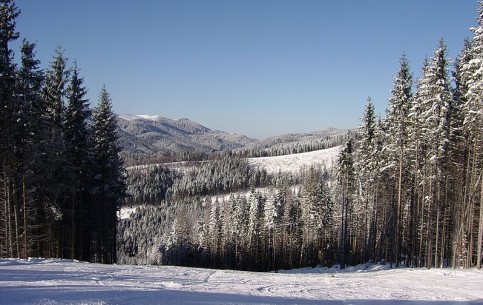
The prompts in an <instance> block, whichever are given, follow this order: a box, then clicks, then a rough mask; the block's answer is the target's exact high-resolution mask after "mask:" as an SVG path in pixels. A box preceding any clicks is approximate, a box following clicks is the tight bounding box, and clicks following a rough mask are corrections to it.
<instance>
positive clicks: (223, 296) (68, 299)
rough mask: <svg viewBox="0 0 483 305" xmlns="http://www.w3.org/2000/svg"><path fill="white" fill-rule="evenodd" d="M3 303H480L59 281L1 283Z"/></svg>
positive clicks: (339, 304)
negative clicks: (316, 297)
mask: <svg viewBox="0 0 483 305" xmlns="http://www.w3.org/2000/svg"><path fill="white" fill-rule="evenodd" d="M0 304H9V305H16V304H119V305H123V304H169V305H176V304H184V305H189V304H192V305H221V304H245V305H255V304H263V305H272V304H273V305H275V304H297V305H316V304H317V305H343V304H344V305H348V304H353V305H385V304H396V305H434V304H435V305H477V304H483V299H480V300H473V301H466V302H464V301H428V300H370V299H367V300H365V299H358V298H357V297H354V298H353V299H348V300H308V299H301V298H290V297H278V296H257V295H242V294H229V293H217V292H214V293H210V292H192V291H183V290H171V289H164V288H159V289H142V290H141V289H136V288H134V287H132V286H124V287H123V286H116V287H108V286H99V285H81V286H76V285H62V283H59V285H56V286H48V287H47V286H32V285H26V286H16V287H0Z"/></svg>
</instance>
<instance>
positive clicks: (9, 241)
mask: <svg viewBox="0 0 483 305" xmlns="http://www.w3.org/2000/svg"><path fill="white" fill-rule="evenodd" d="M19 14H20V11H19V9H18V8H17V7H16V5H15V2H14V1H13V0H1V1H0V200H1V209H0V256H2V257H20V258H27V257H29V256H37V257H38V256H43V257H60V258H73V259H79V260H86V261H92V262H102V263H114V262H116V223H117V214H116V212H117V209H118V207H119V203H120V199H121V198H122V197H123V194H124V190H125V184H124V178H123V175H124V174H123V172H124V170H123V162H122V160H121V159H120V157H119V153H120V147H119V145H118V136H117V123H116V117H115V115H114V113H113V112H112V104H111V99H110V96H109V93H108V91H107V89H106V88H105V87H104V88H102V90H101V92H100V94H99V103H98V106H97V107H96V108H95V109H94V110H93V111H92V110H91V109H90V108H89V101H88V100H87V99H86V94H87V88H86V87H85V86H84V80H83V78H82V77H81V75H80V69H79V67H78V66H77V63H76V62H74V63H73V64H72V66H71V67H68V60H67V58H66V57H65V56H64V51H63V50H62V49H61V48H58V49H57V50H56V52H55V55H54V56H53V59H52V61H51V62H50V65H49V67H48V68H47V69H45V70H43V69H41V68H40V64H41V63H40V61H39V60H38V59H36V57H35V54H36V51H35V48H36V46H35V44H34V43H30V42H28V41H27V40H25V39H24V40H23V41H22V44H21V49H20V59H19V60H18V62H16V61H15V52H14V51H13V50H12V49H11V44H12V43H13V42H14V41H15V40H17V39H18V38H19V37H20V34H19V33H18V32H17V31H16V27H15V25H16V24H15V19H16V18H17V17H18V16H19Z"/></svg>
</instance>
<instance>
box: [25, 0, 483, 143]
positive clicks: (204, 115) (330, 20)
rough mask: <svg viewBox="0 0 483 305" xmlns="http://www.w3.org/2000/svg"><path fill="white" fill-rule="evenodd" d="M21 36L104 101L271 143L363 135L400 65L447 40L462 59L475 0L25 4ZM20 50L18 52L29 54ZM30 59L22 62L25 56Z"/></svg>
mask: <svg viewBox="0 0 483 305" xmlns="http://www.w3.org/2000/svg"><path fill="white" fill-rule="evenodd" d="M17 6H18V7H19V8H20V10H21V11H22V14H21V15H20V17H19V18H18V20H17V29H18V31H19V32H20V33H21V37H25V38H27V39H28V40H29V41H33V42H37V55H38V58H39V59H40V60H41V61H42V66H43V67H47V65H48V63H49V62H50V61H51V60H52V55H53V54H54V50H55V48H56V47H57V46H58V45H60V46H62V47H63V48H64V49H65V50H66V51H65V55H66V57H68V58H69V61H70V63H72V61H73V60H74V59H75V60H77V63H78V65H79V67H80V68H81V75H82V76H83V77H84V78H85V84H86V86H87V87H88V88H89V98H90V101H91V104H92V105H95V104H96V103H97V96H98V92H99V90H100V88H101V87H102V86H103V85H104V84H105V85H106V87H107V89H108V90H109V92H110V94H111V97H112V100H113V104H114V110H115V111H116V112H117V113H130V114H153V115H154V114H158V115H161V116H164V117H168V118H173V119H175V118H182V117H185V118H189V119H191V120H194V121H196V122H198V123H201V124H203V125H205V126H207V127H209V128H212V129H220V130H225V131H229V132H235V133H240V134H246V135H248V136H252V137H258V138H263V137H267V136H272V135H280V134H284V133H289V132H310V131H316V130H320V129H323V128H327V127H338V128H351V127H356V126H357V125H359V123H360V118H361V116H362V112H363V109H364V105H365V103H366V99H367V97H368V96H370V97H371V98H372V100H373V102H374V104H375V106H376V111H377V112H378V113H381V114H384V112H385V109H386V107H387V99H388V98H389V96H390V89H391V87H392V83H393V77H394V74H395V73H396V71H397V69H398V67H399V58H400V56H401V54H402V53H403V52H405V53H406V54H407V56H408V58H409V60H410V64H411V68H412V71H413V74H414V77H415V78H417V77H419V75H420V70H421V66H422V62H423V60H424V58H425V57H426V56H431V55H432V53H433V51H434V49H435V48H436V47H437V45H438V41H439V40H440V38H444V39H445V41H446V43H447V45H448V50H449V55H450V58H451V59H454V58H455V56H456V55H457V54H458V53H459V51H460V50H461V48H462V46H463V40H464V38H465V37H471V34H472V33H471V32H470V31H469V30H468V28H469V27H471V26H474V25H476V16H477V13H476V9H477V6H478V5H477V1H473V0H424V1H420V0H404V1H388V0H379V1H376V0H363V1H362V0H360V1H359V0H351V1H341V0H333V1H328V0H291V1H288V0H237V1H235V0H232V1H229V0H213V1H212V0H170V1H162V0H138V1H132V0H129V1H128V0H82V1H71V0H18V1H17ZM17 54H18V53H17ZM17 56H18V55H17Z"/></svg>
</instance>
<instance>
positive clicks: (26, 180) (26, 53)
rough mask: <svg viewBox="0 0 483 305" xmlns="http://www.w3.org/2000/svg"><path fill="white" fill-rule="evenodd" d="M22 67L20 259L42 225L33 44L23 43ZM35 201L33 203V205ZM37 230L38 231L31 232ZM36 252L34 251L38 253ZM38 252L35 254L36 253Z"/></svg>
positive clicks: (38, 77) (42, 134)
mask: <svg viewBox="0 0 483 305" xmlns="http://www.w3.org/2000/svg"><path fill="white" fill-rule="evenodd" d="M21 53H22V59H21V67H20V70H19V71H18V76H17V78H18V81H17V98H18V104H19V105H18V115H17V117H18V119H17V128H18V130H19V133H18V134H17V139H18V143H17V155H18V160H19V163H18V164H19V168H18V175H17V177H18V179H20V181H19V184H20V185H19V187H20V188H21V191H20V192H18V193H20V194H21V195H20V196H19V197H20V202H21V206H22V222H23V228H22V231H23V232H22V236H23V241H22V242H23V243H22V244H23V251H22V255H21V256H22V257H24V258H27V257H28V256H29V255H31V254H32V251H33V245H34V242H37V243H36V244H39V243H40V240H41V238H40V236H42V235H43V234H44V232H43V231H42V229H41V228H43V227H44V226H45V219H44V218H43V215H44V213H42V210H43V202H42V198H41V195H40V193H41V192H40V191H39V189H40V188H39V186H40V185H41V183H40V181H41V174H40V173H43V172H44V169H43V168H42V167H43V162H42V155H43V154H45V153H46V152H45V147H44V146H43V144H44V143H45V140H46V125H45V122H44V121H43V119H44V117H45V116H44V113H43V112H42V108H41V103H42V101H41V96H40V90H41V87H42V81H43V73H42V71H41V70H40V69H39V67H38V66H39V64H40V61H39V60H37V59H36V58H35V44H32V43H29V42H28V41H26V40H24V41H23V43H22V47H21ZM36 201H37V202H38V203H37V204H35V202H36ZM33 228H37V229H35V230H34V229H33ZM38 250H39V249H37V251H38ZM37 253H38V252H37Z"/></svg>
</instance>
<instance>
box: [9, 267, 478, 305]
mask: <svg viewBox="0 0 483 305" xmlns="http://www.w3.org/2000/svg"><path fill="white" fill-rule="evenodd" d="M367 267H368V266H360V267H353V268H348V269H347V270H343V271H340V270H338V269H301V270H294V271H285V272H280V273H254V272H241V271H229V270H212V269H199V268H185V267H173V266H136V265H99V264H89V263H83V262H76V261H70V260H58V259H30V260H18V259H7V260H0V304H10V305H15V304H32V305H38V304H42V305H54V304H76V305H78V304H99V305H101V304H102V305H107V304H196V305H221V304H250V305H259V304H260V305H261V304H264V305H266V304H301V305H307V304H321V305H329V304H330V305H332V304H354V305H361V304H364V305H366V304H375V305H381V304H397V305H429V304H439V305H449V304H483V271H477V270H474V269H473V270H453V269H431V270H426V269H409V268H403V269H388V268H387V266H380V265H371V266H370V267H369V268H367ZM365 269H367V270H365Z"/></svg>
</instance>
